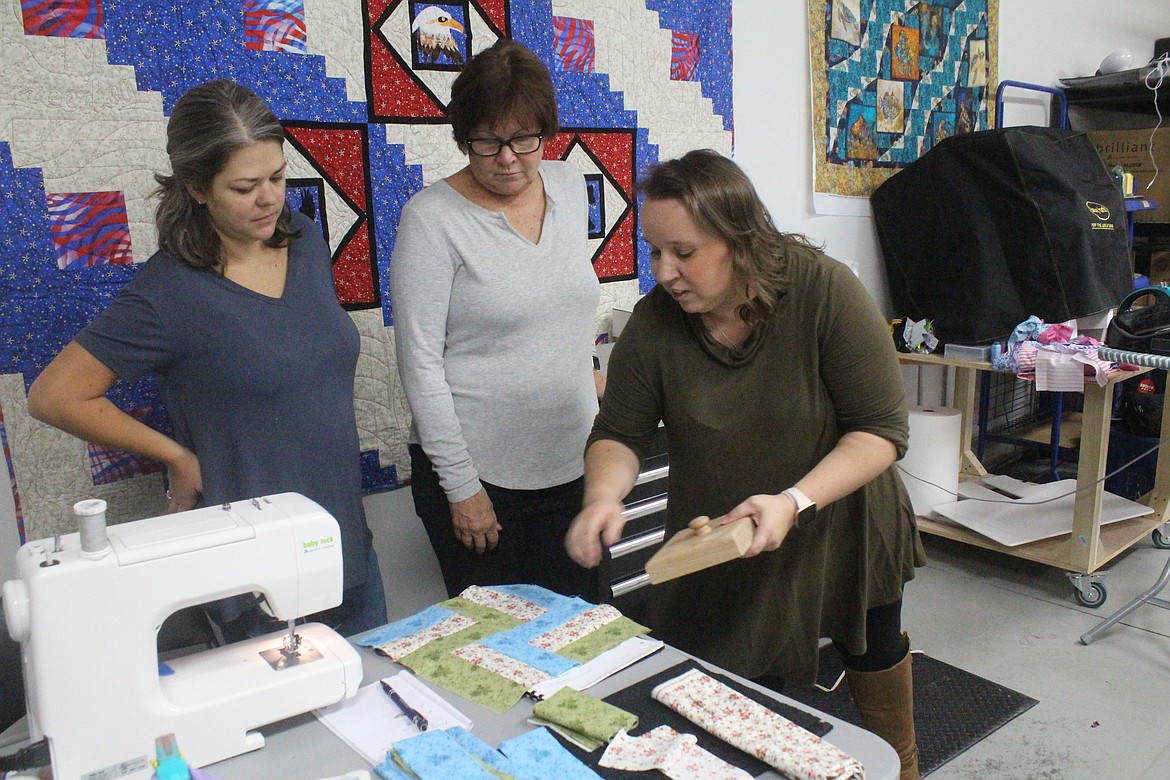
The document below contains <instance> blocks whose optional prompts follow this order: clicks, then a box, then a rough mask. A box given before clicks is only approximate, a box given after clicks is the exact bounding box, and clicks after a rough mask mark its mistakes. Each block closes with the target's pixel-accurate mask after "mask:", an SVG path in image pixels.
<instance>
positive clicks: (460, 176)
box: [390, 41, 600, 596]
mask: <svg viewBox="0 0 1170 780" xmlns="http://www.w3.org/2000/svg"><path fill="white" fill-rule="evenodd" d="M448 114H449V116H450V117H451V123H452V132H453V135H454V137H455V141H456V143H457V144H458V145H459V148H460V150H461V151H462V152H464V153H465V154H468V164H467V166H466V167H464V168H463V169H462V170H460V171H459V172H458V173H456V174H454V175H452V176H450V177H448V178H446V179H443V180H442V181H439V182H436V183H435V184H433V185H432V186H430V187H427V188H426V189H424V190H423V191H422V192H419V193H418V194H416V195H415V196H414V197H413V198H411V200H410V202H409V203H407V204H406V206H405V208H404V209H403V212H402V219H401V222H400V223H399V227H398V236H397V239H396V243H395V248H394V258H393V262H392V263H391V269H390V274H391V293H392V298H393V307H394V326H395V340H396V349H397V357H398V370H399V374H400V376H401V378H402V384H403V388H404V390H405V391H406V397H407V400H408V401H409V402H410V408H411V412H412V415H413V421H412V426H411V439H410V441H411V445H410V452H411V469H412V475H411V491H412V493H413V496H414V501H415V510H416V512H417V513H418V515H419V516H420V517H421V518H422V520H423V523H424V525H425V527H426V530H427V533H428V535H429V536H430V539H431V544H432V545H433V546H434V548H435V553H436V555H437V557H438V559H439V565H440V568H441V569H442V572H443V579H444V582H445V584H446V586H447V591H448V593H449V594H450V595H452V596H454V595H456V594H458V593H459V592H460V591H462V590H463V589H464V588H466V587H467V586H469V585H492V584H505V583H533V584H537V585H543V586H545V587H548V588H550V589H552V590H555V591H558V592H560V593H565V594H570V595H576V594H579V593H580V592H581V591H582V589H583V588H584V585H585V581H586V579H585V578H586V571H585V570H584V569H582V568H581V567H580V566H578V565H577V564H575V563H573V562H572V561H571V560H570V559H569V557H568V556H567V555H566V554H565V551H564V548H563V545H562V540H563V539H564V535H565V532H566V530H567V529H568V526H569V523H570V522H571V521H572V519H573V517H574V516H575V515H576V513H577V512H578V511H580V508H581V491H582V480H581V477H582V474H583V468H584V467H583V463H582V458H581V453H582V451H583V450H584V446H585V438H586V436H588V434H589V429H590V426H591V424H592V422H593V417H594V415H595V414H596V412H597V398H596V390H595V387H594V381H593V379H592V376H591V372H592V365H593V363H592V359H591V349H592V343H593V338H592V336H593V320H594V315H595V313H596V309H597V303H598V297H599V294H600V292H599V285H598V281H597V276H596V274H595V273H594V271H593V267H592V264H591V262H590V251H589V247H588V243H587V235H588V229H587V224H586V218H587V201H586V192H585V183H584V178H583V177H582V175H581V173H580V172H578V171H577V170H576V169H575V167H574V166H573V165H571V164H569V163H564V162H557V161H547V160H542V159H541V151H542V149H543V146H544V141H545V139H547V138H550V137H551V136H552V135H554V134H555V133H556V132H557V129H558V123H557V109H556V101H555V97H554V94H553V88H552V82H551V79H550V78H549V75H548V70H547V69H546V68H545V66H544V65H543V64H542V63H541V62H540V60H539V59H537V58H536V56H535V55H534V54H532V53H531V52H530V51H528V50H527V49H525V48H524V47H523V46H521V45H520V44H518V43H515V42H514V41H501V42H500V43H498V44H496V45H495V46H493V47H492V48H491V49H489V50H487V51H485V52H483V53H481V54H479V55H478V56H476V57H475V58H474V59H473V60H472V62H471V63H470V64H469V65H468V67H467V68H466V69H465V70H464V71H463V72H462V73H461V74H460V76H459V78H458V79H456V81H455V83H454V86H453V87H452V93H451V102H450V104H449V105H448Z"/></svg>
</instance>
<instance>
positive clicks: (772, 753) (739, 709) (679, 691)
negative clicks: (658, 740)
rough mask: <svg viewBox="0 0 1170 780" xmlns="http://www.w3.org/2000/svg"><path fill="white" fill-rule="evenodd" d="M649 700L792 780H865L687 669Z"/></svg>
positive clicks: (834, 753) (827, 751)
mask: <svg viewBox="0 0 1170 780" xmlns="http://www.w3.org/2000/svg"><path fill="white" fill-rule="evenodd" d="M651 695H652V696H653V697H654V699H655V700H657V701H659V702H661V703H663V704H665V705H666V706H667V707H670V708H671V709H672V710H674V711H675V712H677V713H678V714H680V715H682V716H683V717H685V718H686V719H687V720H689V721H691V722H692V723H694V724H695V725H697V726H700V727H702V728H703V729H705V730H706V731H709V732H710V733H711V734H713V735H715V736H716V737H719V738H720V739H722V740H723V741H724V742H727V743H728V744H730V745H734V746H735V747H737V748H739V749H740V750H742V751H744V752H745V753H747V754H748V755H752V756H755V757H756V758H759V759H760V760H761V761H764V762H765V763H767V764H769V765H770V766H772V767H775V768H776V769H777V770H779V771H780V772H781V773H783V774H784V775H785V776H786V777H790V778H792V779H793V780H865V768H864V767H863V766H862V765H861V762H859V761H858V760H857V759H855V758H853V757H852V756H850V755H849V754H847V753H845V752H844V751H843V750H841V749H840V748H838V747H837V746H836V745H833V744H832V743H829V742H826V741H825V740H823V739H821V738H820V737H818V736H816V735H815V734H813V733H812V732H810V731H806V730H805V729H802V728H801V727H800V726H797V725H796V724H795V723H793V722H792V721H790V720H788V719H787V718H785V717H783V716H782V715H779V714H777V713H775V712H773V711H772V710H769V709H768V708H766V707H764V706H763V705H762V704H759V703H757V702H754V701H752V700H751V699H749V698H747V697H746V696H744V695H742V694H740V693H738V692H737V691H735V690H733V689H732V688H729V687H728V686H726V685H724V684H723V683H721V682H719V681H718V680H715V679H713V678H712V677H710V676H709V675H707V674H704V673H703V672H701V671H699V670H698V669H692V670H690V671H688V672H686V673H684V674H681V675H679V676H678V677H675V678H674V679H672V680H668V681H666V682H664V683H662V684H661V685H659V686H657V687H656V688H655V689H654V690H653V691H652V692H651Z"/></svg>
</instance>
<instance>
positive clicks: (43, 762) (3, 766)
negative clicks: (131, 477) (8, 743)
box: [0, 739, 50, 776]
mask: <svg viewBox="0 0 1170 780" xmlns="http://www.w3.org/2000/svg"><path fill="white" fill-rule="evenodd" d="M49 763H50V758H49V741H48V740H46V739H42V740H41V741H40V742H34V743H32V744H31V745H29V746H28V747H24V748H21V749H20V750H18V751H16V752H15V753H9V754H7V755H3V756H0V772H19V771H22V770H25V769H37V768H39V767H43V766H48V765H49ZM0 776H3V775H0Z"/></svg>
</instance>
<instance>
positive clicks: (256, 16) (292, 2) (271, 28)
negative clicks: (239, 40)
mask: <svg viewBox="0 0 1170 780" xmlns="http://www.w3.org/2000/svg"><path fill="white" fill-rule="evenodd" d="M244 46H245V47H247V48H249V49H254V50H256V51H291V52H296V53H298V54H304V53H305V4H304V1H303V0H244Z"/></svg>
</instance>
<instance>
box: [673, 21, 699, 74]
mask: <svg viewBox="0 0 1170 780" xmlns="http://www.w3.org/2000/svg"><path fill="white" fill-rule="evenodd" d="M670 43H671V47H672V52H671V56H670V78H671V80H673V81H694V80H695V71H696V70H698V68H699V34H698V33H689V32H679V31H678V30H671V31H670Z"/></svg>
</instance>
